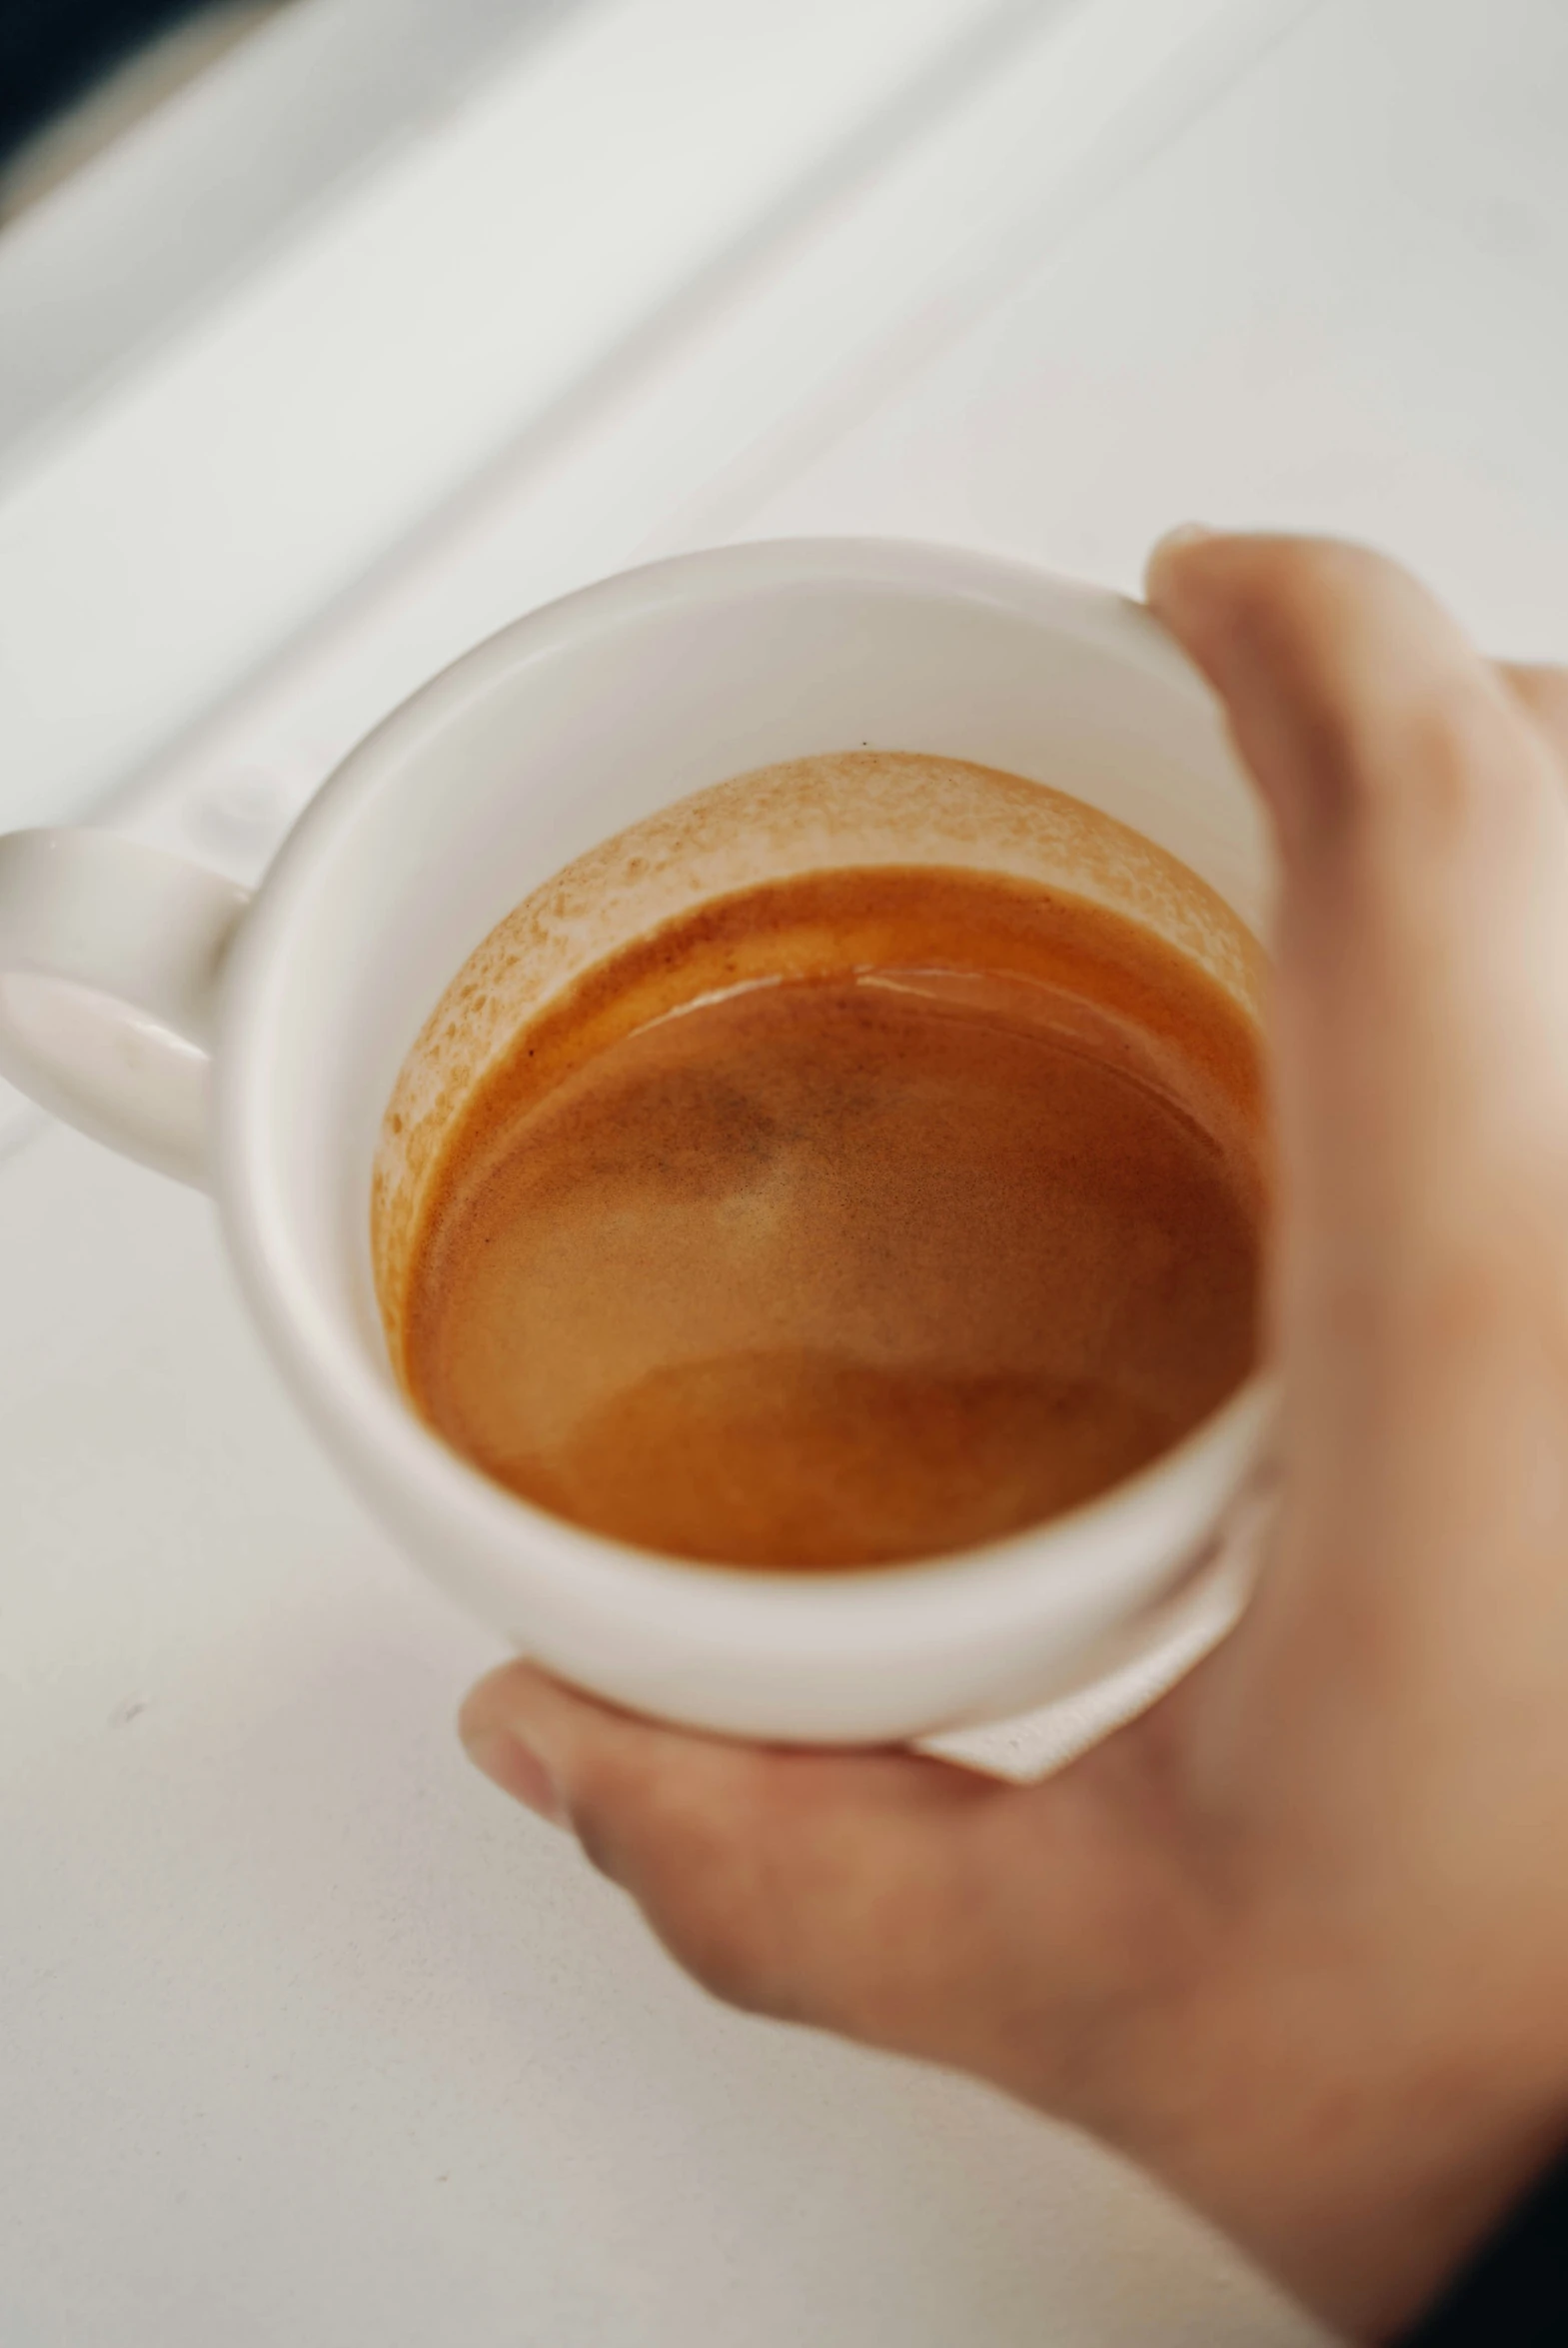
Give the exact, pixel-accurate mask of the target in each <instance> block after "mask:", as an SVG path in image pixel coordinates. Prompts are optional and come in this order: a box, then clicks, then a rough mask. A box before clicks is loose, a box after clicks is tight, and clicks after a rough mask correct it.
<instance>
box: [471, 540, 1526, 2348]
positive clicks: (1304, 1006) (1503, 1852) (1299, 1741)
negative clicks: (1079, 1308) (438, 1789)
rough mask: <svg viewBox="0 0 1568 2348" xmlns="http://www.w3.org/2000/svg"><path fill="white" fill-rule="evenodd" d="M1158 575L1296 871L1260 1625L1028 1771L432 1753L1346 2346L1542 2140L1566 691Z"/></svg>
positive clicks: (1373, 2328) (702, 1939)
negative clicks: (967, 2078)
mask: <svg viewBox="0 0 1568 2348" xmlns="http://www.w3.org/2000/svg"><path fill="white" fill-rule="evenodd" d="M1149 593H1150V601H1151V604H1152V606H1153V609H1154V611H1155V612H1156V614H1157V615H1158V616H1159V618H1160V619H1161V620H1162V621H1163V623H1164V625H1165V626H1166V627H1167V629H1169V631H1170V632H1171V633H1172V634H1173V635H1174V636H1175V638H1176V639H1177V641H1178V642H1179V643H1180V644H1181V645H1182V646H1183V647H1184V649H1185V650H1186V652H1187V653H1188V654H1189V655H1190V657H1191V658H1192V660H1193V661H1194V662H1195V663H1196V664H1197V665H1198V667H1199V668H1200V669H1201V670H1202V671H1203V672H1204V674H1205V675H1206V676H1207V678H1208V679H1209V681H1210V683H1211V685H1212V686H1213V688H1214V690H1215V692H1216V693H1217V694H1218V696H1219V697H1220V700H1221V702H1222V703H1223V705H1224V708H1225V711H1226V714H1227V716H1228V720H1229V724H1230V727H1231V731H1232V734H1233V738H1234V741H1235V743H1236V746H1237V749H1238V751H1239V753H1240V756H1241V758H1242V760H1243V761H1244V763H1245V765H1246V767H1247V768H1248V769H1249V770H1250V773H1251V775H1252V777H1253V778H1254V780H1255V782H1256V785H1257V788H1258V790H1259V792H1260V794H1261V796H1262V799H1263V802H1264V804H1265V806H1266V808H1267V811H1268V814H1269V817H1270V819H1271V822H1272V826H1273V831H1274V835H1275V839H1276V842H1277V848H1278V855H1279V863H1280V869H1281V874H1282V885H1281V895H1280V903H1279V908H1278V916H1277V921H1276V925H1275V950H1276V972H1275V982H1274V990H1273V1006H1272V1050H1273V1073H1274V1099H1275V1115H1276V1126H1277V1139H1278V1151H1279V1161H1280V1165H1279V1183H1280V1200H1279V1211H1278V1216H1277V1230H1276V1241H1275V1247H1274V1254H1273V1262H1272V1267H1271V1301H1270V1319H1271V1343H1272V1349H1273V1351H1274V1353H1275V1356H1276V1358H1277V1363H1278V1369H1279V1374H1280V1378H1281V1381H1282V1385H1281V1414H1280V1419H1279V1425H1278V1432H1277V1438H1276V1439H1277V1442H1278V1446H1279V1465H1280V1472H1281V1476H1282V1490H1283V1504H1282V1510H1281V1514H1280V1517H1279V1520H1278V1524H1277V1528H1276V1531H1275V1534H1274V1538H1273V1541H1272V1545H1271V1551H1270V1555H1269V1558H1268V1562H1267V1569H1266V1572H1265V1575H1264V1577H1263V1580H1262V1584H1261V1587H1260V1588H1259V1590H1258V1593H1257V1595H1256V1597H1255V1599H1254V1601H1253V1604H1252V1606H1251V1609H1250V1611H1249V1612H1248V1614H1247V1615H1246V1617H1245V1619H1244V1620H1243V1622H1242V1623H1241V1625H1240V1627H1239V1628H1238V1629H1237V1630H1236V1631H1235V1632H1234V1633H1233V1635H1232V1636H1231V1637H1230V1639H1229V1640H1228V1641H1227V1642H1226V1643H1225V1644H1224V1645H1223V1646H1222V1647H1220V1648H1219V1649H1218V1651H1216V1652H1215V1653H1214V1654H1213V1655H1211V1656H1210V1657H1209V1659H1208V1660H1207V1661H1206V1662H1204V1663H1203V1664H1201V1665H1200V1666H1199V1667H1198V1669H1197V1670H1196V1671H1195V1672H1193V1673H1192V1674H1191V1676H1190V1677H1189V1678H1187V1679H1186V1680H1185V1681H1184V1682H1183V1683H1182V1684H1181V1685H1180V1686H1179V1687H1178V1688H1177V1689H1176V1690H1175V1691H1174V1692H1173V1693H1172V1694H1170V1695H1169V1696H1167V1697H1166V1698H1165V1699H1164V1700H1163V1701H1162V1702H1160V1703H1159V1704H1157V1705H1156V1706H1155V1707H1154V1708H1153V1709H1151V1710H1150V1711H1148V1712H1146V1713H1145V1714H1144V1715H1143V1716H1142V1718H1140V1719H1139V1720H1137V1721H1136V1722H1134V1723H1133V1724H1132V1725H1131V1726H1129V1727H1127V1728H1124V1729H1123V1730H1121V1732H1120V1733H1118V1734H1117V1735H1115V1736H1113V1737H1112V1738H1110V1739H1109V1740H1108V1741H1107V1742H1105V1743H1103V1744H1101V1745H1100V1746H1098V1747H1097V1748H1096V1749H1095V1750H1094V1751H1092V1752H1090V1753H1089V1754H1087V1755H1086V1756H1085V1757H1084V1758H1082V1759H1080V1760H1078V1761H1077V1762H1076V1763H1074V1764H1073V1765H1072V1766H1071V1767H1069V1768H1067V1769H1065V1770H1064V1771H1062V1772H1061V1773H1060V1774H1059V1775H1057V1776H1056V1777H1054V1778H1052V1779H1050V1780H1049V1781H1047V1782H1046V1783H1044V1784H1043V1785H1039V1786H1035V1787H1029V1788H1019V1787H1011V1786H998V1785H993V1784H988V1783H986V1782H984V1781H982V1780H980V1779H978V1778H975V1777H973V1776H970V1775H967V1774H965V1773H963V1772H961V1771H957V1770H951V1769H948V1768H944V1767H942V1766H940V1765H939V1764H937V1763H935V1762H932V1761H928V1760H922V1759H919V1758H916V1757H913V1756H910V1755H907V1754H896V1753H891V1752H884V1753H877V1754H872V1755H864V1754H859V1755H856V1754H852V1753H846V1752H845V1753H834V1752H816V1753H808V1752H788V1751H782V1750H769V1749H765V1748H762V1747H756V1746H744V1745H736V1744H730V1743H725V1742H722V1741H718V1740H716V1739H710V1738H706V1737H700V1736H692V1735H688V1734H682V1733H680V1732H678V1731H676V1730H673V1729H670V1728H666V1727H662V1726H652V1725H649V1724H647V1723H644V1722H641V1721H636V1720H634V1719H632V1718H630V1717H628V1716H627V1715H625V1714H623V1713H620V1712H616V1711H612V1710H610V1709H608V1708H604V1707H602V1706H600V1705H598V1704H596V1703H594V1702H591V1701H589V1700H586V1699H584V1698H582V1697H580V1696H577V1695H574V1694H570V1693H568V1692H566V1691H565V1690H564V1689H563V1688H562V1687H560V1686H559V1685H558V1684H556V1683H555V1682H553V1681H551V1680H549V1679H547V1678H545V1677H544V1676H542V1675H541V1674H540V1673H538V1672H537V1671H535V1670H533V1669H531V1668H530V1667H528V1666H526V1665H522V1664H516V1665H512V1666H510V1667H508V1668H507V1669H505V1670H503V1671H501V1672H499V1673H497V1674H496V1675H495V1676H494V1677H493V1678H492V1679H490V1680H489V1681H487V1682H485V1683H484V1685H483V1686H482V1687H481V1688H480V1689H478V1690H477V1691H476V1693H475V1695H474V1696H473V1697H472V1698H471V1700H470V1703H469V1705H468V1708H467V1711H466V1714H465V1734H466V1736H467V1738H468V1741H469V1744H470V1748H471V1750H472V1751H473V1753H474V1754H475V1757H476V1758H477V1759H478V1760H479V1761H480V1762H481V1764H482V1765H483V1766H484V1767H485V1768H487V1769H488V1770H489V1771H490V1772H491V1773H492V1775H494V1776H495V1777H496V1778H497V1779H498V1780H499V1781H500V1782H501V1783H502V1784H503V1785H504V1786H506V1787H507V1788H508V1789H509V1790H510V1791H512V1792H513V1793H515V1794H516V1795H517V1796H518V1797H519V1798H520V1799H522V1800H524V1801H526V1802H528V1803H529V1804H530V1805H531V1806H533V1807H534V1808H536V1809H539V1810H541V1811H543V1812H545V1813H546V1814H548V1815H550V1816H553V1817H555V1818H557V1819H558V1820H560V1821H563V1822H566V1823H569V1824H570V1825H571V1826H572V1827H573V1828H574V1829H575V1831H576V1832H577V1833H578V1834H579V1835H580V1836H581V1837H582V1839H583V1842H584V1844H585V1847H586V1848H587V1850H588V1852H589V1855H590V1856H591V1858H592V1859H593V1860H594V1861H595V1863H596V1864H597V1865H598V1866H600V1867H601V1868H602V1869H604V1871H605V1872H606V1873H608V1874H609V1875H610V1876H612V1877H613V1878H614V1879H615V1880H616V1881H617V1882H619V1883H621V1884H623V1885H624V1886H625V1887H626V1888H627V1889H628V1890H629V1891H630V1892H631V1893H632V1895H633V1896H634V1897H635V1898H636V1899H637V1900H638V1901H639V1902H640V1904H641V1905H642V1906H643V1908H644V1909H645V1911H646V1912H647V1914H648V1916H649V1918H650V1921H651V1922H652V1924H653V1925H654V1928H655V1930H656V1931H657V1932H659V1934H660V1935H661V1937H662V1938H663V1939H664V1940H665V1941H666V1943H667V1945H668V1946H669V1947H670V1948H671V1949H672V1950H673V1951H674V1953H675V1955H676V1956H677V1957H678V1958H679V1959H680V1960H681V1961H682V1962H683V1963H684V1964H686V1965H687V1966H688V1967H689V1968H690V1969H691V1970H692V1971H693V1972H695V1973H696V1974H697V1976H698V1977H699V1979H701V1980H703V1981H704V1982H706V1983H707V1984H708V1985H709V1986H710V1987H711V1988H713V1989H714V1990H715V1991H717V1992H718V1994H720V1995H721V1996H723V1997H726V1998H728V1999H730V2000H732V2001H733V2002H735V2003H737V2004H740V2005H742V2006H745V2007H747V2008H750V2009H752V2010H756V2011H760V2012H764V2013H768V2014H773V2015H776V2016H782V2017H786V2018H789V2019H793V2020H801V2021H806V2022H810V2023H814V2024H817V2025H820V2026H823V2027H826V2028H830V2029H834V2030H838V2031H842V2032H845V2033H847V2034H849V2035H850V2036H853V2037H856V2038H860V2039H863V2040H865V2041H867V2042H869V2043H872V2044H875V2045H879V2046H884V2047H891V2048H896V2049H901V2050H903V2051H905V2052H908V2053H912V2054H916V2055H919V2056H922V2057H925V2058H927V2059H930V2060H933V2061H937V2062H941V2063H945V2064H950V2065H953V2066H954V2067H957V2068H959V2069H963V2070H967V2071H970V2072H973V2073H975V2074H977V2075H979V2076H980V2077H982V2078H985V2079H988V2080H991V2081H993V2082H995V2083H996V2084H997V2085H999V2086H1001V2087H1003V2088H1005V2089H1006V2090H1008V2091H1009V2092H1010V2093H1012V2094H1015V2095H1018V2096H1020V2097H1021V2098H1023V2099H1024V2100H1025V2101H1027V2102H1029V2103H1032V2104H1035V2105H1037V2106H1038V2107H1039V2108H1041V2109H1042V2110H1045V2111H1049V2112H1051V2113H1054V2114H1058V2115H1061V2116H1064V2117H1066V2118H1068V2119H1069V2120H1072V2121H1074V2122H1076V2123H1078V2124H1079V2125H1081V2126H1083V2127H1085V2128H1086V2129H1088V2130H1090V2131H1092V2132H1093V2133H1095V2134H1097V2135H1099V2136H1100V2137H1102V2138H1103V2139H1105V2140H1106V2141H1107V2142H1109V2143H1111V2144H1113V2145H1115V2146H1117V2147H1119V2148H1120V2149H1121V2150H1123V2151H1124V2152H1126V2153H1128V2154H1130V2155H1131V2156H1132V2157H1133V2158H1134V2159H1136V2160H1137V2161H1139V2162H1141V2163H1142V2164H1143V2165H1144V2166H1146V2167H1147V2168H1148V2169H1150V2170H1151V2171H1152V2172H1153V2173H1154V2174H1155V2175H1157V2176H1158V2177H1160V2178H1161V2179H1163V2180H1164V2181H1165V2182H1166V2183H1167V2184H1168V2185H1170V2186H1171V2187H1172V2188H1173V2189H1174V2190H1176V2191H1177V2192H1178V2193H1180V2194H1182V2195H1184V2196H1185V2197H1186V2198H1187V2199H1189V2200H1190V2201H1191V2202H1193V2203H1194V2204H1195V2205H1196V2206H1197V2207H1198V2208H1199V2209H1201V2210H1203V2211H1204V2212H1205V2213H1206V2214H1207V2215H1208V2216H1209V2217H1210V2218H1212V2219H1213V2220H1214V2221H1215V2222H1216V2223H1217V2224H1219V2225H1220V2226H1221V2227H1223V2228H1224V2229H1226V2230H1227V2231H1228V2232H1230V2233H1231V2234H1232V2235H1233V2236H1234V2237H1235V2238H1236V2239H1237V2240H1238V2241H1239V2242H1241V2243H1242V2244H1243V2245H1244V2246H1245V2247H1246V2248H1247V2249H1248V2250H1249V2251H1250V2252H1251V2253H1252V2254H1253V2255H1254V2256H1255V2257H1256V2258H1257V2259H1259V2260H1260V2261H1261V2262H1262V2263H1263V2264H1264V2265H1266V2266H1268V2267H1269V2268H1271V2269H1272V2270H1273V2271H1274V2272H1275V2273H1276V2274H1277V2275H1279V2276H1280V2277H1281V2278H1282V2279H1283V2280H1284V2281H1285V2282H1286V2283H1287V2285H1289V2286H1291V2287H1292V2288H1293V2289H1294V2290H1296V2291H1297V2292H1298V2293H1299V2294H1300V2296H1301V2297H1302V2298H1303V2299H1305V2300H1306V2301H1308V2302H1309V2303H1310V2304H1311V2305H1313V2306H1314V2307H1316V2308H1317V2309H1318V2310H1319V2311H1320V2312H1322V2313H1323V2314H1324V2315H1325V2316H1327V2317H1328V2318H1329V2319H1330V2320H1332V2321H1334V2322H1336V2323H1338V2324H1341V2325H1343V2326H1344V2327H1345V2328H1347V2329H1348V2330H1349V2331H1351V2332H1353V2333H1354V2334H1355V2335H1357V2336H1358V2337H1364V2338H1368V2339H1377V2338H1384V2337H1386V2336H1388V2335H1389V2334H1390V2332H1391V2331H1392V2330H1394V2329H1395V2328H1397V2327H1398V2326H1399V2325H1400V2324H1402V2323H1404V2322H1406V2321H1408V2320H1409V2319H1410V2318H1411V2316H1412V2315H1413V2314H1414V2313H1415V2312H1416V2311H1417V2310H1418V2309H1419V2308H1420V2307H1421V2306H1422V2304H1424V2302H1425V2301H1426V2300H1427V2299H1428V2298H1429V2297H1430V2296H1431V2295H1432V2294H1433V2292H1434V2291H1435V2290H1436V2289H1437V2288H1438V2286H1439V2284H1440V2283H1441V2281H1442V2279H1443V2278H1444V2276H1445V2275H1446V2274H1447V2273H1448V2272H1449V2271H1450V2270H1451V2269H1452V2268H1453V2267H1454V2266H1455V2265H1456V2263H1457V2262H1459V2261H1460V2260H1461V2259H1462V2258H1463V2256H1464V2254H1465V2253H1466V2251H1467V2249H1468V2248H1469V2247H1470V2246H1471V2245H1472V2244H1474V2243H1475V2242H1476V2241H1477V2240H1478V2239H1479V2238H1480V2236H1481V2235H1482V2234H1483V2233H1484V2232H1485V2231H1486V2230H1487V2228H1488V2227H1489V2226H1490V2225H1492V2224H1493V2223H1494V2222H1495V2221H1496V2220H1497V2218H1498V2216H1499V2215H1500V2213H1501V2212H1502V2210H1503V2209H1504V2208H1505V2207H1506V2205H1507V2204H1508V2202H1509V2201H1510V2200H1511V2199H1512V2197H1513V2196H1514V2195H1516V2194H1517V2193H1518V2192H1519V2191H1520V2190H1521V2189H1522V2187H1523V2186H1524V2184H1525V2183H1526V2182H1527V2181H1528V2179H1529V2178H1530V2177H1531V2176H1532V2174H1533V2173H1534V2172H1535V2171H1536V2170H1537V2169H1538V2168H1539V2167H1540V2166H1541V2165H1542V2164H1543V2163H1544V2162H1545V2161H1546V2160H1547V2159H1548V2158H1549V2157H1550V2156H1551V2154H1552V2152H1553V2151H1554V2149H1556V2148H1557V2147H1558V2146H1559V2145H1560V2143H1561V2142H1562V2140H1563V2139H1564V2137H1565V2135H1568V2009H1565V2006H1564V2001H1563V1997H1562V1983H1563V1981H1564V1979H1565V1978H1568V1872H1565V1870H1564V1869H1563V1866H1562V1864H1561V1854H1562V1852H1563V1851H1564V1850H1565V1849H1568V1569H1565V1563H1564V1560H1565V1557H1568V1440H1565V1436H1568V684H1565V683H1564V681H1563V680H1562V679H1561V678H1559V677H1558V676H1556V675H1555V674H1552V673H1544V672H1521V671H1515V672H1510V673H1500V672H1498V671H1497V670H1495V669H1493V668H1492V667H1490V666H1489V665H1488V664H1487V663H1485V662H1484V661H1483V660H1482V659H1481V658H1480V657H1479V656H1478V655H1477V654H1476V653H1475V652H1474V651H1473V650H1472V648H1471V647H1470V646H1469V645H1468V644H1467V643H1466V642H1465V640H1464V638H1463V637H1462V635H1461V634H1460V633H1459V631H1458V630H1457V629H1456V628H1455V627H1454V625H1453V624H1452V623H1451V622H1450V621H1449V620H1448V619H1447V618H1446V617H1445V616H1444V615H1443V614H1442V612H1441V611H1439V610H1438V609H1437V607H1436V606H1435V605H1434V604H1433V603H1432V602H1431V600H1430V599H1429V598H1428V597H1427V596H1426V595H1425V594H1424V593H1423V592H1422V591H1421V590H1420V589H1419V588H1418V587H1417V586H1416V585H1415V584H1414V583H1413V582H1412V581H1411V580H1409V579H1408V578H1407V577H1406V576H1405V575H1404V574H1402V573H1401V572H1399V571H1398V570H1397V569H1395V568H1394V567H1393V566H1392V565H1390V564H1388V563H1386V562H1383V561H1380V560H1378V559H1376V558H1374V557H1372V556H1370V555H1366V554H1363V553H1360V552H1357V551H1355V550H1352V549H1349V548H1344V547H1338V546H1330V545H1313V544H1306V543H1293V542H1289V541H1270V540H1266V539H1258V540H1245V539H1233V540H1227V539H1206V540H1204V539H1201V538H1194V539H1193V540H1191V541H1190V542H1187V541H1183V542H1181V543H1179V544H1172V545H1171V546H1170V548H1169V549H1168V550H1167V551H1165V552H1162V553H1161V554H1160V555H1159V556H1158V557H1157V558H1156V561H1155V563H1154V565H1153V566H1152V569H1151V574H1150V581H1149Z"/></svg>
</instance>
